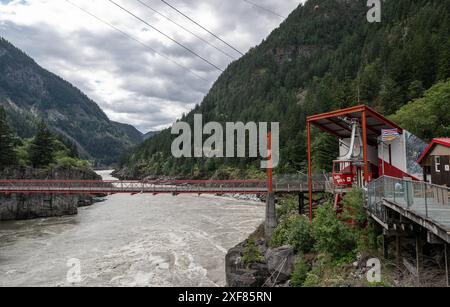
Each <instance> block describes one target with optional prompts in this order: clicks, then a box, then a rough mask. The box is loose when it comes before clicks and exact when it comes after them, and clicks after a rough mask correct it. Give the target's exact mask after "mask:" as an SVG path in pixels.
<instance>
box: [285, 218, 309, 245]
mask: <svg viewBox="0 0 450 307" xmlns="http://www.w3.org/2000/svg"><path fill="white" fill-rule="evenodd" d="M311 229H312V227H311V223H310V221H309V219H308V218H306V217H304V216H299V217H297V218H295V219H294V221H293V222H292V224H291V227H290V229H289V232H288V243H289V244H290V245H292V246H293V247H294V249H295V250H296V251H297V252H303V253H309V252H310V251H311V250H312V248H313V246H314V238H313V236H312V230H311Z"/></svg>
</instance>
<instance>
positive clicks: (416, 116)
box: [392, 80, 450, 141]
mask: <svg viewBox="0 0 450 307" xmlns="http://www.w3.org/2000/svg"><path fill="white" fill-rule="evenodd" d="M449 101H450V80H448V81H445V82H444V81H443V82H439V83H438V84H436V85H435V86H433V87H432V88H431V89H429V90H428V91H426V93H425V95H424V97H422V98H419V99H416V100H414V101H413V102H411V103H409V104H408V105H406V106H404V107H403V108H401V109H400V110H399V111H398V112H397V113H396V114H395V115H394V116H392V120H394V121H396V122H397V123H399V124H400V125H401V126H402V127H404V128H405V129H407V130H408V131H410V132H411V133H413V134H415V135H417V136H418V137H420V138H423V139H425V140H427V141H431V140H432V139H433V138H435V137H450V103H449Z"/></svg>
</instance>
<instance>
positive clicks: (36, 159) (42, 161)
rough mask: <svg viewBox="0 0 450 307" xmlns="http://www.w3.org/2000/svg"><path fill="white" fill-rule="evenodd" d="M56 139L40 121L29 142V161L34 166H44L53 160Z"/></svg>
mask: <svg viewBox="0 0 450 307" xmlns="http://www.w3.org/2000/svg"><path fill="white" fill-rule="evenodd" d="M55 148H56V139H55V137H54V136H53V134H52V133H51V132H50V130H49V129H48V127H47V125H46V124H45V123H44V122H43V121H42V122H40V123H39V126H38V131H37V133H36V136H35V137H34V139H33V141H32V142H31V144H30V162H31V165H32V166H33V167H34V168H44V167H47V166H49V165H50V164H51V163H53V162H54V161H55Z"/></svg>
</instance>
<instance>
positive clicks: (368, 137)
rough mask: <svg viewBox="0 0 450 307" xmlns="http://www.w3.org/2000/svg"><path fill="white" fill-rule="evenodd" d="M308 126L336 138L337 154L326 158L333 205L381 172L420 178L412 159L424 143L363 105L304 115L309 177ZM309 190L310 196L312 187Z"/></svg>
mask: <svg viewBox="0 0 450 307" xmlns="http://www.w3.org/2000/svg"><path fill="white" fill-rule="evenodd" d="M312 126H314V127H317V128H318V129H320V130H321V131H323V132H325V133H328V134H330V135H332V136H334V137H336V138H337V139H338V140H339V156H338V157H337V158H336V160H334V161H330V163H333V174H332V178H331V185H332V187H333V191H334V192H335V205H338V203H339V201H340V199H341V198H342V196H343V194H345V193H346V192H348V191H349V190H350V189H351V188H353V187H354V186H357V187H359V188H366V187H367V185H368V184H369V183H370V182H372V181H373V180H375V179H377V178H379V177H381V176H389V177H394V178H400V179H404V178H410V179H413V180H419V179H421V176H422V173H423V172H422V169H421V167H420V166H419V164H417V162H416V159H417V157H418V156H419V153H420V151H422V150H424V148H425V147H426V144H425V143H424V142H422V141H421V140H420V139H418V138H417V137H415V136H414V135H412V134H411V133H409V132H407V131H405V130H404V129H402V128H401V127H400V126H398V125H397V124H396V123H394V122H392V121H391V120H389V119H387V118H386V117H384V116H383V115H381V114H379V113H377V112H376V111H374V110H373V109H372V108H370V107H368V106H365V105H362V106H356V107H352V108H348V109H343V110H338V111H334V112H329V113H325V114H319V115H315V116H311V117H308V120H307V133H308V169H309V174H308V177H309V178H312V152H311V142H312V140H311V129H312ZM414 155H415V156H414ZM310 183H311V182H310ZM309 192H310V194H309V197H310V199H312V191H311V190H310V191H309ZM310 214H311V215H312V208H311V206H310Z"/></svg>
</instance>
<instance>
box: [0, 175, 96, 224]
mask: <svg viewBox="0 0 450 307" xmlns="http://www.w3.org/2000/svg"><path fill="white" fill-rule="evenodd" d="M0 178H1V179H2V180H5V179H25V180H33V179H34V180H44V179H48V180H99V179H101V177H100V176H98V175H97V174H96V173H95V172H93V171H91V170H82V169H67V168H52V169H48V170H37V169H32V168H28V167H20V168H9V169H5V170H2V171H0ZM93 202H94V199H93V198H92V197H91V196H85V195H44V194H42V195H24V194H9V195H2V194H0V221H6V220H26V219H33V218H43V217H57V216H64V215H75V214H77V213H78V207H82V206H88V205H91V204H92V203H93Z"/></svg>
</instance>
